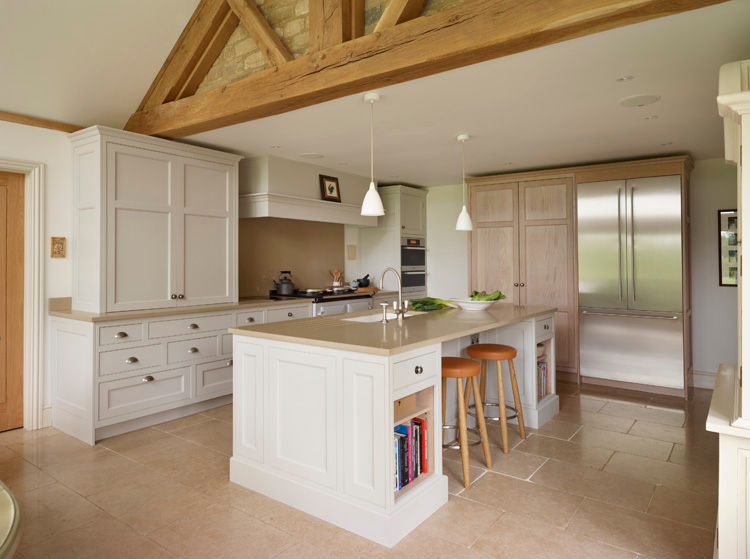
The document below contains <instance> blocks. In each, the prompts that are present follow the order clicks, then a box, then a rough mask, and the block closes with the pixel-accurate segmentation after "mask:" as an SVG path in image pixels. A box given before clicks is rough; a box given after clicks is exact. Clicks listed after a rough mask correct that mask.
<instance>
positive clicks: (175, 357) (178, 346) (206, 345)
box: [167, 336, 219, 364]
mask: <svg viewBox="0 0 750 559" xmlns="http://www.w3.org/2000/svg"><path fill="white" fill-rule="evenodd" d="M218 344H219V340H218V338H217V336H209V337H206V338H192V339H190V340H179V341H176V342H169V343H168V344H167V363H170V364H171V363H181V362H183V361H195V360H197V359H203V358H204V357H212V356H214V355H218Z"/></svg>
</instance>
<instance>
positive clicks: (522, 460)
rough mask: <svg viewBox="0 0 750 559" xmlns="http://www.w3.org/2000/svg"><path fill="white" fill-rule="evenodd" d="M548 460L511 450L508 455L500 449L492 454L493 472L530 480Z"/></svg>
mask: <svg viewBox="0 0 750 559" xmlns="http://www.w3.org/2000/svg"><path fill="white" fill-rule="evenodd" d="M547 460H548V458H545V457H543V456H537V455H535V454H526V453H525V452H521V451H519V450H511V451H510V452H509V453H508V454H505V453H504V452H502V450H500V449H498V450H497V451H496V452H495V453H494V454H492V468H491V470H492V471H493V472H497V473H499V474H505V475H509V476H513V477H517V478H520V479H528V478H529V477H530V476H531V475H532V474H533V473H534V472H535V471H537V470H538V469H539V467H540V466H541V465H542V464H544V462H546V461H547Z"/></svg>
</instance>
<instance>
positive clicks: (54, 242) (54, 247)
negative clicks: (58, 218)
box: [49, 237, 66, 258]
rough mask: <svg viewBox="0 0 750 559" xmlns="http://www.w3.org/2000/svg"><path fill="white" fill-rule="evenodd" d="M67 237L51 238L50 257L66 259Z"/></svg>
mask: <svg viewBox="0 0 750 559" xmlns="http://www.w3.org/2000/svg"><path fill="white" fill-rule="evenodd" d="M65 244H66V243H65V237H50V240H49V257H50V258H65Z"/></svg>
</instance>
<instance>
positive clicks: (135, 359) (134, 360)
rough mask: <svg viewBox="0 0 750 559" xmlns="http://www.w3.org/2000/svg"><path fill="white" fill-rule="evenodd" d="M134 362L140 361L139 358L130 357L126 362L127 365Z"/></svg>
mask: <svg viewBox="0 0 750 559" xmlns="http://www.w3.org/2000/svg"><path fill="white" fill-rule="evenodd" d="M133 363H138V358H137V357H128V358H127V359H126V360H125V364H126V365H132V364H133Z"/></svg>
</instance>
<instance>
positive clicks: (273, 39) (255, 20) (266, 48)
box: [226, 0, 294, 66]
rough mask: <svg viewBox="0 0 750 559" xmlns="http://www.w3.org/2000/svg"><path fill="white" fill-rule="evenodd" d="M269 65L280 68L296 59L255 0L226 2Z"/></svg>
mask: <svg viewBox="0 0 750 559" xmlns="http://www.w3.org/2000/svg"><path fill="white" fill-rule="evenodd" d="M226 1H227V3H228V4H229V7H230V8H231V9H232V11H233V12H234V13H235V15H236V16H237V17H238V18H239V19H240V23H242V25H243V26H244V27H245V29H247V32H248V33H249V34H250V36H251V37H252V38H253V40H254V41H255V43H256V44H257V45H258V48H259V49H260V51H261V52H262V53H263V56H265V57H266V60H268V62H269V64H271V65H272V66H279V65H281V64H284V62H289V61H290V60H292V59H293V58H294V56H292V53H291V52H289V49H288V48H286V46H285V45H284V43H282V42H281V38H280V37H279V36H278V35H277V34H276V32H275V31H274V30H273V28H272V27H271V25H270V24H269V23H268V20H267V19H266V18H265V16H264V15H263V13H262V12H261V11H260V9H259V8H258V5H257V4H256V3H255V0H226Z"/></svg>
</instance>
